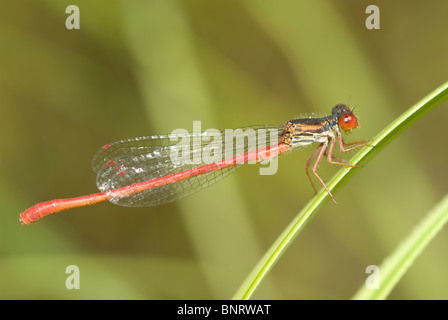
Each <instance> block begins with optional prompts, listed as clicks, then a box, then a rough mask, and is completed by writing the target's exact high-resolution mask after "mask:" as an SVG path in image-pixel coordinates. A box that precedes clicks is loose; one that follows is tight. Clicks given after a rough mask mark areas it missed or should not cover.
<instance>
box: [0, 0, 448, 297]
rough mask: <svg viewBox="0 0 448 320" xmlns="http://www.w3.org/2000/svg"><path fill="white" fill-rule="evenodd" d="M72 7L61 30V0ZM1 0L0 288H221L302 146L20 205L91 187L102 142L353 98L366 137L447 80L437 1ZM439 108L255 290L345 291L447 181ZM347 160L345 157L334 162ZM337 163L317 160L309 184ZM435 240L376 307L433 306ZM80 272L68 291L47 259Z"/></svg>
mask: <svg viewBox="0 0 448 320" xmlns="http://www.w3.org/2000/svg"><path fill="white" fill-rule="evenodd" d="M70 4H76V5H77V6H78V7H79V9H80V18H81V20H80V29H79V30H67V29H66V27H65V20H66V18H67V17H68V14H66V13H65V10H66V7H67V6H68V5H70ZM370 4H373V3H371V2H370V1H359V0H344V1H298V0H280V1H268V0H244V1H236V0H226V1H223V0H219V1H207V0H177V1H174V0H151V1H143V0H126V1H125V0H122V1H104V0H103V1H100V0H97V1H89V0H85V1H64V0H40V1H35V0H19V1H10V2H3V3H2V4H1V5H0V110H1V125H0V130H1V140H0V150H1V157H0V172H1V175H0V191H1V192H0V298H2V299H15V298H18V299H31V298H39V299H108V298H113V299H131V298H134V299H227V298H230V297H231V296H232V295H233V294H234V293H235V291H236V290H237V289H238V287H239V285H240V284H241V283H242V282H243V280H244V279H245V277H246V276H247V274H248V273H249V272H250V271H251V269H252V267H253V266H254V265H255V264H256V262H257V261H258V259H260V257H261V256H262V255H263V253H264V252H265V251H266V250H267V248H268V247H269V246H270V245H271V244H272V242H273V241H274V240H275V239H276V237H277V236H278V235H279V234H280V232H281V231H282V230H283V229H284V228H285V227H286V226H287V224H288V223H289V222H290V221H291V219H292V218H293V217H294V216H295V215H296V214H297V213H298V212H299V211H300V209H301V208H302V207H303V206H304V205H305V204H306V202H308V200H309V199H310V198H311V197H312V195H313V192H312V189H311V187H310V185H309V182H308V180H307V178H306V175H305V172H304V169H303V167H304V164H305V162H306V160H307V159H308V157H309V156H310V155H311V153H312V150H313V149H312V148H306V149H304V150H301V151H295V152H292V153H290V154H288V155H285V156H282V157H281V158H280V159H279V170H278V172H277V174H276V175H273V176H260V175H259V174H258V167H257V166H254V165H248V166H245V167H243V168H242V169H240V170H238V172H237V173H236V174H234V175H232V176H230V177H228V178H226V179H225V180H223V181H221V182H220V183H218V184H216V185H214V186H212V187H210V188H208V189H206V190H204V191H202V192H200V193H197V194H195V195H193V196H191V197H189V198H186V199H184V200H180V201H178V202H176V203H173V204H168V205H164V206H160V207H150V208H126V207H119V206H115V205H112V204H110V203H105V204H100V205H96V206H92V207H88V208H82V209H76V210H72V211H68V212H66V213H59V214H55V215H53V216H50V217H47V218H45V219H43V220H42V221H39V222H38V223H35V224H32V225H30V226H21V225H20V224H19V222H18V217H19V214H20V213H21V212H22V211H23V210H24V209H26V208H28V207H30V206H32V205H34V204H35V203H37V202H42V201H47V200H52V199H57V198H68V197H74V196H80V195H84V194H88V193H95V192H98V191H97V189H96V186H95V176H94V174H93V172H92V170H91V163H90V161H91V159H92V156H93V154H94V153H95V152H96V150H97V149H98V148H99V147H100V146H102V145H104V144H105V143H108V142H112V141H114V140H120V139H124V138H132V137H137V136H144V135H151V134H161V133H169V132H171V131H172V130H174V129H176V128H185V129H191V127H192V121H193V120H201V121H202V126H203V129H207V128H217V129H225V128H235V127H240V126H245V125H252V124H263V123H279V124H282V123H284V122H285V121H287V120H289V119H293V118H296V117H298V116H300V115H310V114H313V113H314V114H316V115H326V114H329V112H330V110H331V108H332V106H333V105H335V104H337V103H347V102H348V101H350V104H351V105H352V106H355V105H356V106H357V108H356V114H357V116H358V117H359V122H360V129H358V130H355V131H354V132H353V133H352V134H351V135H350V136H349V137H346V140H347V141H353V140H360V139H367V138H373V137H374V136H375V135H376V134H377V133H378V132H379V131H381V130H382V128H384V127H385V126H386V125H387V124H389V123H390V122H391V121H392V120H393V119H395V118H396V117H397V116H399V115H400V114H401V113H403V112H404V111H405V110H406V109H407V108H409V107H410V106H411V105H413V104H414V103H415V102H417V101H418V100H419V99H420V98H422V97H424V96H425V95H426V94H428V93H429V92H431V91H432V90H433V89H435V88H436V87H437V86H439V85H441V84H442V83H444V82H445V81H447V71H448V63H447V62H446V61H447V57H448V42H447V41H446V36H447V31H448V2H446V1H443V0H437V1H434V0H433V1H404V0H399V1H398V0H397V1H375V3H374V4H376V5H377V6H378V7H379V9H380V19H381V20H380V29H379V30H368V29H367V28H366V27H365V20H366V19H367V17H368V14H366V13H365V10H366V7H367V6H368V5H370ZM447 117H448V108H447V103H446V102H445V103H443V104H442V105H441V106H440V107H439V108H436V109H435V110H434V111H433V112H431V113H429V114H428V115H427V116H426V117H424V118H423V119H421V120H420V121H419V122H417V123H416V124H415V125H413V126H412V127H411V128H410V129H409V130H407V131H406V132H405V133H404V134H403V135H401V136H400V137H399V138H398V139H396V140H395V141H394V142H393V143H392V144H391V145H389V146H388V147H387V148H386V149H385V150H384V151H383V152H381V153H380V154H379V155H378V156H376V157H375V158H374V159H373V160H372V161H371V162H369V164H368V165H367V166H366V167H364V168H363V169H361V170H359V171H358V172H357V174H356V175H355V176H354V177H353V179H351V180H350V182H349V183H347V184H346V185H345V186H344V187H343V188H341V189H340V190H339V191H338V192H337V193H336V194H335V197H336V199H337V200H338V202H339V205H335V204H333V203H331V202H328V203H327V204H326V206H325V207H324V208H323V210H321V211H320V212H319V214H318V215H317V216H316V217H315V218H314V219H313V221H312V223H310V224H309V225H308V226H307V227H306V229H305V231H304V232H302V233H301V234H300V235H299V237H297V239H296V241H295V242H294V243H293V244H292V245H291V247H290V248H289V250H288V251H287V253H286V254H285V255H284V256H283V257H282V258H281V259H280V262H279V263H278V264H277V265H276V266H275V267H274V269H273V270H272V272H271V273H270V275H269V277H268V278H267V279H266V281H265V282H263V283H262V285H261V286H260V288H259V290H257V291H256V293H255V294H254V296H253V298H255V299H347V298H350V297H351V296H352V295H353V294H354V293H355V291H356V290H357V289H358V288H359V287H360V286H362V285H363V284H364V281H365V279H366V278H367V276H368V274H366V273H365V269H366V267H367V266H368V265H372V264H373V265H379V264H380V263H381V261H382V259H383V258H384V257H385V256H387V255H388V254H389V253H390V252H391V251H392V250H393V249H394V248H395V247H396V246H397V245H398V244H399V243H400V241H401V240H402V239H403V238H404V237H405V236H406V235H408V234H409V233H410V232H411V230H412V228H413V226H415V225H416V224H417V223H418V221H419V220H420V219H421V218H422V217H423V216H424V215H425V214H426V213H427V212H428V210H430V209H431V208H432V207H433V206H434V205H435V204H436V203H437V202H438V201H439V200H440V199H441V198H442V196H443V195H444V194H445V193H446V192H447V187H446V185H447V183H446V180H447V178H446V162H447V158H448V148H447V147H446V131H445V128H446V119H447ZM348 156H349V157H350V156H351V155H348ZM336 170H338V168H335V167H332V166H330V165H328V164H327V163H323V164H321V165H320V173H321V176H322V177H324V178H326V179H327V180H328V179H330V178H331V176H332V175H333V174H334V173H335V172H336ZM447 242H448V234H447V232H446V230H443V231H442V232H441V233H440V234H439V235H438V236H437V237H436V238H435V239H434V240H433V242H432V243H431V244H430V245H429V247H428V248H427V250H425V251H424V253H423V254H422V255H421V256H420V257H419V258H418V259H417V261H416V263H415V264H414V265H413V266H412V267H411V268H410V270H409V271H408V273H407V274H406V275H405V276H404V278H403V279H402V281H401V282H400V283H399V284H398V286H397V287H396V289H395V290H394V291H393V292H392V294H391V296H390V298H391V299H426V298H428V299H429V298H431V299H446V298H448V289H447V285H448V275H447V274H446V270H448V255H447V254H446V252H447V251H446V243H447ZM69 265H77V266H78V267H79V269H80V287H81V289H80V290H68V289H66V287H65V280H66V278H67V277H68V274H66V273H65V268H66V267H67V266H69Z"/></svg>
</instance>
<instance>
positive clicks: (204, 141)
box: [92, 125, 281, 207]
mask: <svg viewBox="0 0 448 320" xmlns="http://www.w3.org/2000/svg"><path fill="white" fill-rule="evenodd" d="M280 133H281V126H279V125H259V126H250V127H245V128H240V129H231V130H226V131H223V132H219V131H217V130H216V131H213V130H207V131H204V132H197V133H188V132H179V133H172V134H167V135H156V136H146V137H139V138H133V139H126V140H121V141H117V142H113V143H111V144H107V145H104V146H103V147H102V148H101V149H100V150H99V151H98V152H97V153H96V154H95V156H94V157H93V160H92V167H93V170H94V171H95V173H96V174H97V179H96V183H97V186H98V188H99V189H100V190H101V191H102V192H108V191H112V190H115V189H119V188H123V187H126V186H130V185H132V184H136V183H140V182H145V181H150V180H153V179H157V178H161V177H166V176H169V175H173V174H176V173H179V172H183V171H186V170H191V169H194V168H199V167H201V166H204V165H206V164H210V163H213V162H217V161H220V160H223V159H228V158H231V157H234V156H238V155H242V154H246V153H247V152H248V151H254V150H256V149H257V148H260V147H265V146H269V145H270V144H272V143H273V142H275V143H277V139H278V136H279V134H280ZM254 137H255V138H254ZM273 137H274V139H273ZM241 165H242V163H239V164H235V165H233V166H230V167H227V168H224V169H221V170H216V171H212V172H208V173H204V174H200V175H196V176H192V177H189V178H187V179H184V180H181V181H175V182H172V183H169V184H166V185H162V186H158V187H154V188H151V189H147V190H144V191H140V192H138V193H134V194H130V195H126V196H115V197H110V199H109V200H110V201H111V202H113V203H115V204H118V205H122V206H133V207H145V206H156V205H160V204H164V203H168V202H172V201H176V200H178V199H181V198H183V197H186V196H188V195H191V194H193V193H195V192H198V191H200V190H202V189H204V188H206V187H208V186H210V185H212V184H214V183H215V182H217V181H219V180H221V179H222V178H224V177H226V176H228V175H229V174H231V173H233V172H235V171H236V170H237V169H238V168H239V167H241Z"/></svg>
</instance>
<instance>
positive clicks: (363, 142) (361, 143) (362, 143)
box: [338, 131, 373, 152]
mask: <svg viewBox="0 0 448 320" xmlns="http://www.w3.org/2000/svg"><path fill="white" fill-rule="evenodd" d="M338 141H339V149H340V150H341V151H342V152H348V151H352V150H355V149H358V148H361V147H373V146H372V145H370V144H368V143H367V142H369V141H370V140H360V141H354V142H349V143H345V142H344V141H343V140H342V135H341V132H339V131H338ZM355 144H356V146H354V147H351V148H348V149H345V148H344V147H345V146H352V145H355Z"/></svg>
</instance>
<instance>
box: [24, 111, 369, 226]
mask: <svg viewBox="0 0 448 320" xmlns="http://www.w3.org/2000/svg"><path fill="white" fill-rule="evenodd" d="M357 127H358V120H357V118H356V116H355V115H354V114H353V112H352V111H351V110H350V109H349V107H347V106H346V105H343V104H338V105H336V106H335V107H333V109H332V113H331V115H329V116H326V117H321V118H303V119H294V120H290V121H288V122H286V124H285V125H283V126H272V125H259V126H251V127H246V128H244V130H232V136H231V137H230V139H229V134H228V133H227V132H226V131H224V132H222V134H221V135H220V136H219V138H217V137H218V135H216V132H215V133H213V134H212V133H211V132H210V131H204V132H193V133H189V134H185V133H173V134H169V135H156V136H147V137H140V138H133V139H127V140H121V141H117V142H113V143H110V144H106V145H104V146H103V147H102V148H101V149H100V150H99V151H98V152H97V153H96V155H95V156H94V158H93V161H92V166H93V170H94V171H95V172H96V174H97V186H98V188H99V189H100V191H101V192H100V193H95V194H90V195H86V196H82V197H77V198H70V199H58V200H52V201H47V202H42V203H38V204H36V205H34V206H33V207H31V208H29V209H27V210H25V211H24V212H23V213H22V214H21V215H20V221H21V222H22V224H30V223H32V222H34V221H36V220H38V219H40V218H42V217H44V216H47V215H49V214H52V213H56V212H60V211H64V210H68V209H72V208H77V207H83V206H89V205H93V204H96V203H100V202H104V201H106V200H109V201H111V202H112V203H114V204H118V205H122V206H130V207H139V206H140V207H141V206H156V205H161V204H165V203H169V202H173V201H176V200H178V199H181V198H183V197H186V196H188V195H191V194H193V193H195V192H197V191H199V190H202V189H204V188H206V187H208V186H210V185H212V184H213V183H215V182H217V181H219V180H221V179H222V178H224V177H225V176H227V175H229V174H230V173H233V172H234V171H235V170H236V169H237V168H239V167H240V166H241V165H242V164H244V163H247V162H252V163H260V162H262V161H268V160H272V159H274V158H276V157H277V156H278V155H280V154H283V153H285V152H287V151H290V150H292V149H294V148H298V147H302V146H306V145H310V144H312V143H314V142H317V143H319V146H318V147H317V149H316V150H315V151H314V152H313V154H312V155H311V157H310V159H309V160H308V161H307V163H306V165H305V169H306V174H307V176H308V179H309V180H310V182H311V185H312V187H313V189H314V191H315V192H316V188H315V186H314V184H313V182H312V179H311V176H310V173H309V167H310V166H311V163H312V162H313V160H314V159H316V160H315V162H314V165H313V166H312V172H313V174H314V176H315V177H316V178H317V180H318V181H319V182H320V183H321V184H322V186H323V187H324V188H325V190H326V191H327V193H328V194H329V195H330V197H331V198H332V199H333V201H334V202H336V201H335V200H334V197H333V195H332V194H331V192H330V190H329V189H328V188H327V186H326V185H325V183H324V181H323V180H322V179H321V177H320V176H319V175H318V173H317V167H318V165H319V162H320V161H321V159H322V157H323V156H324V155H326V157H327V161H328V162H329V163H331V164H336V165H340V166H350V167H354V165H351V164H346V163H344V162H338V161H334V160H333V149H334V145H335V143H336V141H337V142H338V145H339V149H340V150H341V151H342V152H347V151H351V150H354V149H357V148H361V147H363V146H367V145H368V144H367V141H366V140H363V141H356V142H352V143H344V141H343V140H342V135H341V130H342V131H351V130H352V129H355V128H357ZM248 130H251V132H255V133H256V135H257V138H258V139H257V141H256V140H253V139H247V136H248V134H247V132H248ZM235 132H236V133H235ZM267 132H269V133H270V134H271V139H266V136H265V137H264V138H263V139H260V137H261V136H263V135H266V133H267ZM272 134H273V136H274V138H275V139H272ZM187 137H188V138H189V139H187V140H186V142H184V143H182V142H179V140H183V139H185V138H187ZM212 139H215V140H217V139H218V141H214V142H211V140H212ZM229 140H232V141H230V142H234V141H235V140H236V141H239V142H238V143H233V144H232V145H233V146H232V147H231V148H230V149H229V148H225V147H222V146H223V145H226V144H228V143H229ZM260 141H262V142H263V143H260ZM266 142H267V143H266ZM220 146H221V147H220ZM229 151H230V152H229ZM179 153H182V154H183V158H182V159H184V161H182V159H180V160H179V161H178V160H176V161H173V155H176V154H179ZM185 155H187V156H185ZM205 155H206V156H205ZM195 158H197V159H196V160H197V161H192V159H195ZM205 159H208V160H210V159H213V161H206V160H205Z"/></svg>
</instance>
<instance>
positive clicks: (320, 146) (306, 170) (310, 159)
mask: <svg viewBox="0 0 448 320" xmlns="http://www.w3.org/2000/svg"><path fill="white" fill-rule="evenodd" d="M323 145H324V144H323V143H321V144H320V145H319V146H318V147H317V148H316V150H314V152H313V154H312V155H311V157H310V158H309V159H308V161H307V162H306V164H305V172H306V175H307V177H308V180H310V183H311V186H312V187H313V190H314V194H316V193H317V190H316V187H315V186H314V183H313V179H311V176H310V172H309V171H308V168H309V167H310V164H311V162H313V160H314V158H315V157H316V155H317V154H318V153H319V151H320V149H321V148H322V146H323Z"/></svg>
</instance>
